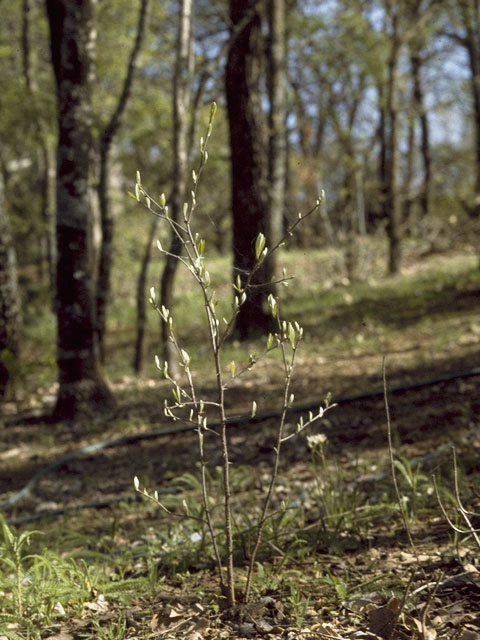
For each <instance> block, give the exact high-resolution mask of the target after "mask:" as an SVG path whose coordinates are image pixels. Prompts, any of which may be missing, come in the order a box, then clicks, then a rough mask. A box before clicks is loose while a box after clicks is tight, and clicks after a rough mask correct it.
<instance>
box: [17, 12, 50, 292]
mask: <svg viewBox="0 0 480 640" xmlns="http://www.w3.org/2000/svg"><path fill="white" fill-rule="evenodd" d="M32 9H33V7H32V0H23V2H22V67H23V77H24V80H25V86H26V89H27V94H28V97H29V100H30V108H31V111H32V116H33V118H34V119H35V124H36V127H37V128H36V140H37V142H38V144H39V147H40V148H41V160H40V163H39V164H40V166H41V170H42V174H43V175H42V191H41V199H42V219H43V223H44V229H43V237H42V238H41V239H40V243H41V246H42V248H44V249H43V250H42V252H41V257H40V261H39V263H40V265H39V266H40V267H41V268H42V271H43V266H44V261H45V258H46V262H47V272H48V283H49V285H50V290H51V292H52V302H53V297H54V291H55V262H56V256H55V229H54V218H55V179H56V175H55V152H54V146H53V143H52V140H51V135H50V131H49V127H48V126H47V124H46V122H45V118H44V117H43V115H42V113H41V109H40V108H39V105H38V84H37V82H36V76H35V69H34V65H33V60H32V47H31V39H32V36H31V26H32V20H33V19H34V18H33V17H32Z"/></svg>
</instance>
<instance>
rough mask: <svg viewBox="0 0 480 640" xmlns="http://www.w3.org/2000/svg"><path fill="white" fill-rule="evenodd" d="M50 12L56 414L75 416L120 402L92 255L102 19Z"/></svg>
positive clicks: (67, 6)
mask: <svg viewBox="0 0 480 640" xmlns="http://www.w3.org/2000/svg"><path fill="white" fill-rule="evenodd" d="M47 13H48V19H49V24H50V40H51V52H52V63H53V68H54V72H55V78H56V82H57V95H58V149H57V255H58V260H57V300H56V311H57V324H58V329H57V363H58V370H59V391H58V398H57V403H56V406H55V409H54V413H53V416H54V418H55V419H62V418H64V419H72V418H75V417H78V416H79V415H82V414H85V413H98V412H102V411H105V410H109V409H111V408H112V407H113V406H114V400H113V397H112V394H111V392H110V390H109V388H108V386H107V384H106V382H105V380H104V379H103V377H102V375H101V372H100V369H99V364H98V354H97V350H96V348H95V326H94V301H93V291H92V271H91V267H92V264H91V259H90V255H91V245H90V235H89V226H90V220H91V203H90V199H89V197H90V190H89V168H90V166H89V161H90V154H91V150H92V139H91V133H90V126H91V104H90V81H91V73H92V66H91V62H92V61H91V56H92V53H93V49H94V40H93V34H94V24H93V11H92V3H91V2H90V0H47Z"/></svg>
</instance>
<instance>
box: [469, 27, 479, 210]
mask: <svg viewBox="0 0 480 640" xmlns="http://www.w3.org/2000/svg"><path fill="white" fill-rule="evenodd" d="M467 51H468V57H469V61H470V72H471V86H472V96H473V119H474V123H475V160H476V168H475V198H474V204H473V215H474V216H475V217H479V216H480V47H479V46H478V44H477V42H476V39H475V37H474V33H473V32H472V33H470V34H469V35H468V34H467Z"/></svg>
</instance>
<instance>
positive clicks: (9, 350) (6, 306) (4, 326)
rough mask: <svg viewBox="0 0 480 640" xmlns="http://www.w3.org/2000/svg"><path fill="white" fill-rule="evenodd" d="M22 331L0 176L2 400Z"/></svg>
mask: <svg viewBox="0 0 480 640" xmlns="http://www.w3.org/2000/svg"><path fill="white" fill-rule="evenodd" d="M19 330H20V297H19V294H18V282H17V263H16V258H15V249H14V247H13V241H12V235H11V232H10V224H9V221H8V216H7V211H6V206H5V197H4V186H3V176H2V175H1V174H0V400H1V399H2V398H3V397H4V395H5V391H6V388H7V384H8V380H9V377H10V370H11V366H12V364H13V362H14V360H15V358H16V357H17V355H18V346H19Z"/></svg>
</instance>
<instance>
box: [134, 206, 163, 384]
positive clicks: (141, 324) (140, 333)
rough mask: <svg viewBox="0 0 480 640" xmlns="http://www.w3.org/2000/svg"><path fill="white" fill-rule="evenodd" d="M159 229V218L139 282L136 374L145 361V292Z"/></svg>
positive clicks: (154, 224) (151, 228) (147, 246)
mask: <svg viewBox="0 0 480 640" xmlns="http://www.w3.org/2000/svg"><path fill="white" fill-rule="evenodd" d="M157 228H158V218H153V220H152V223H151V227H150V232H149V234H148V241H147V244H146V246H145V252H144V254H143V259H142V264H141V267H140V273H139V275H138V280H137V336H136V339H135V352H134V355H133V369H134V371H135V373H141V372H142V371H143V366H144V361H145V326H146V324H147V314H146V307H147V304H146V299H145V292H146V290H147V277H148V267H149V265H150V260H151V257H152V249H153V240H154V238H155V234H156V232H157Z"/></svg>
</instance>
